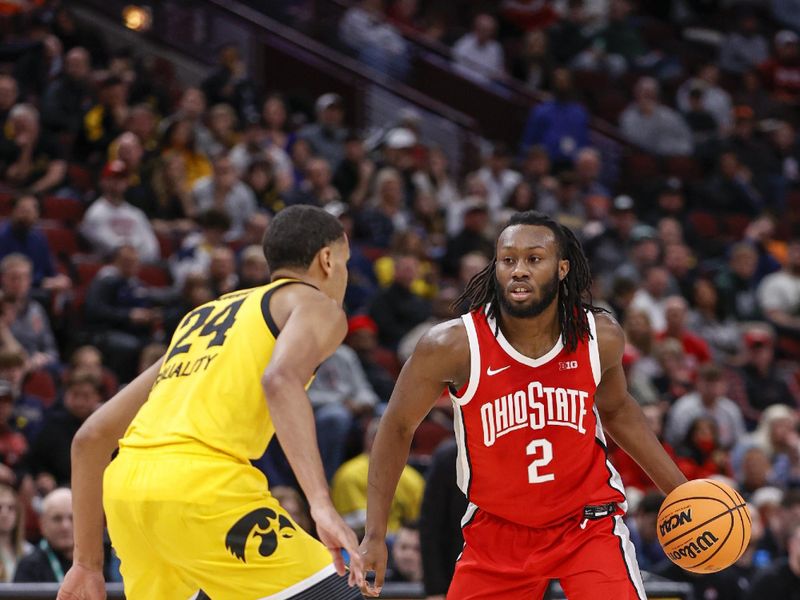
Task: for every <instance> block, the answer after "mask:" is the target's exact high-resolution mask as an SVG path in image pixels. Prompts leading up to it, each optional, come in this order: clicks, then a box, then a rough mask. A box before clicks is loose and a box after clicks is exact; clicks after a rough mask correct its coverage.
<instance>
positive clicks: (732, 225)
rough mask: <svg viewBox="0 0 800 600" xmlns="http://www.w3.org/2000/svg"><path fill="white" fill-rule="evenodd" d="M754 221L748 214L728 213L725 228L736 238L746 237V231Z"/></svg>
mask: <svg viewBox="0 0 800 600" xmlns="http://www.w3.org/2000/svg"><path fill="white" fill-rule="evenodd" d="M751 222H752V219H751V218H750V217H748V216H747V215H728V216H726V217H725V230H726V231H727V232H728V235H729V236H730V237H732V238H733V239H735V240H740V239H742V238H743V237H744V232H745V230H746V229H747V228H748V226H749V225H750V223H751Z"/></svg>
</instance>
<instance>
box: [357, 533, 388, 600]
mask: <svg viewBox="0 0 800 600" xmlns="http://www.w3.org/2000/svg"><path fill="white" fill-rule="evenodd" d="M360 550H361V556H363V557H364V572H365V573H367V572H369V571H374V572H375V581H374V582H373V583H369V582H368V581H367V580H366V579H365V580H364V584H363V585H362V586H361V593H362V594H364V595H365V596H372V597H375V596H378V595H380V593H381V588H383V578H384V576H385V575H386V562H387V560H388V552H387V550H386V541H385V540H382V539H377V540H376V539H370V538H367V537H365V538H364V540H363V541H362V542H361V547H360Z"/></svg>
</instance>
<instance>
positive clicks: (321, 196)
mask: <svg viewBox="0 0 800 600" xmlns="http://www.w3.org/2000/svg"><path fill="white" fill-rule="evenodd" d="M306 173H307V176H306V179H305V181H303V183H301V184H300V185H299V186H298V187H297V188H296V189H295V191H294V193H292V194H290V195H289V197H288V198H287V200H286V203H287V204H288V205H292V204H310V205H312V206H319V207H322V208H325V209H326V210H337V209H338V210H343V209H344V205H343V204H342V201H341V196H340V195H339V192H338V190H337V189H336V188H335V187H333V185H331V167H330V165H329V164H328V161H326V160H325V159H324V158H312V159H311V160H309V161H308V164H307V165H306Z"/></svg>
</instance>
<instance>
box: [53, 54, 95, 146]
mask: <svg viewBox="0 0 800 600" xmlns="http://www.w3.org/2000/svg"><path fill="white" fill-rule="evenodd" d="M91 74H92V65H91V58H90V56H89V53H88V52H87V51H86V49H85V48H81V47H76V48H72V49H71V50H70V51H69V52H67V54H66V57H65V58H64V72H63V73H62V74H61V76H60V77H59V78H58V79H56V80H54V81H53V82H52V83H50V85H48V86H47V90H46V91H45V93H44V97H43V98H42V125H43V126H44V127H45V128H46V129H47V130H48V131H52V132H56V133H60V132H63V133H67V134H70V135H71V136H73V139H74V137H75V136H77V135H78V133H79V132H80V130H81V126H82V124H83V115H84V114H86V112H87V111H88V110H89V109H90V108H91V107H92V105H93V104H94V97H93V94H92V88H91V85H90V77H91Z"/></svg>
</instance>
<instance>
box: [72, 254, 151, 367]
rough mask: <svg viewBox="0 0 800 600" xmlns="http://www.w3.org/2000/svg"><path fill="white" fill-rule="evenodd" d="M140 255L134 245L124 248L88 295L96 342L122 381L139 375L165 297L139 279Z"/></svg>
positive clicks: (93, 340)
mask: <svg viewBox="0 0 800 600" xmlns="http://www.w3.org/2000/svg"><path fill="white" fill-rule="evenodd" d="M138 272H139V253H138V251H137V250H136V248H134V247H133V246H120V247H119V248H118V249H117V250H116V251H115V252H114V255H113V257H112V262H111V264H109V265H107V266H105V267H103V268H102V269H101V270H100V271H99V272H98V273H97V276H96V277H95V278H94V279H93V280H92V283H91V284H90V285H89V289H88V291H87V292H86V304H85V307H84V310H85V312H86V314H87V315H91V319H90V322H89V323H87V325H88V327H87V329H89V330H90V331H91V332H92V333H93V336H92V338H93V339H92V343H93V344H94V345H96V346H97V347H98V348H100V350H101V351H102V352H103V353H104V355H105V356H106V357H107V358H108V366H109V368H110V369H111V370H112V371H114V374H115V375H116V376H117V377H118V378H119V379H120V381H130V380H131V379H132V378H133V376H134V375H135V371H134V369H135V368H136V359H137V358H138V356H139V352H140V351H141V349H142V347H144V346H145V345H146V344H147V343H148V342H149V341H150V339H151V337H152V335H153V328H154V327H155V326H157V325H158V324H160V323H161V321H162V317H163V314H162V311H160V310H159V309H158V308H157V306H156V304H157V303H158V301H159V300H161V298H159V297H158V295H157V294H156V293H155V292H154V291H153V290H150V289H148V288H147V286H145V284H144V283H142V281H141V280H140V279H139V278H138Z"/></svg>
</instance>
